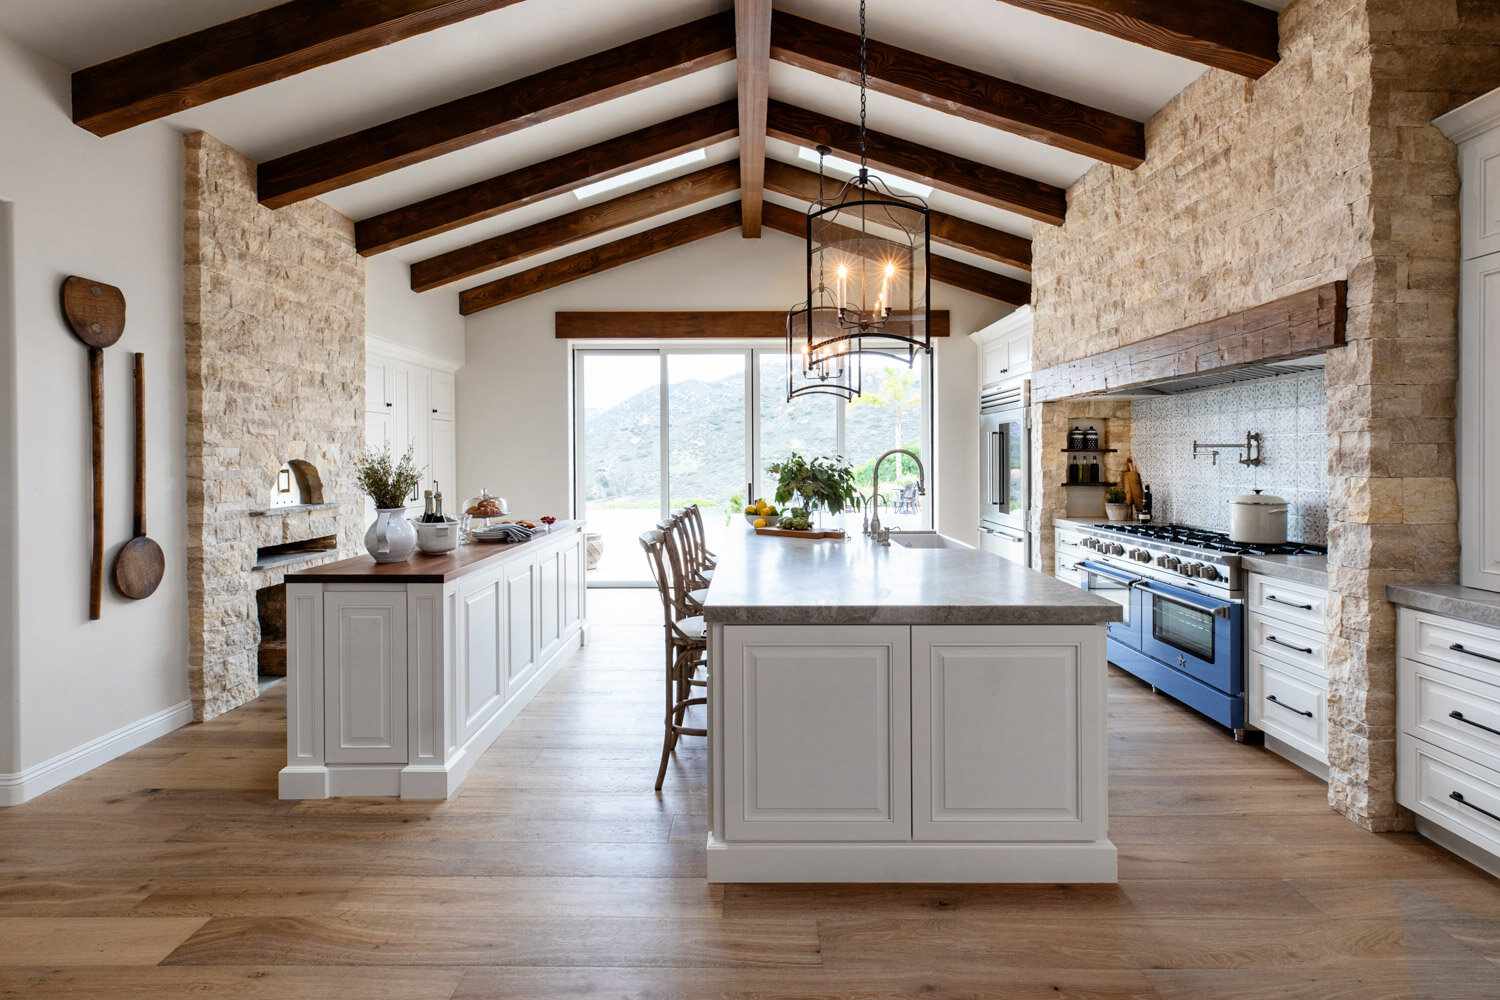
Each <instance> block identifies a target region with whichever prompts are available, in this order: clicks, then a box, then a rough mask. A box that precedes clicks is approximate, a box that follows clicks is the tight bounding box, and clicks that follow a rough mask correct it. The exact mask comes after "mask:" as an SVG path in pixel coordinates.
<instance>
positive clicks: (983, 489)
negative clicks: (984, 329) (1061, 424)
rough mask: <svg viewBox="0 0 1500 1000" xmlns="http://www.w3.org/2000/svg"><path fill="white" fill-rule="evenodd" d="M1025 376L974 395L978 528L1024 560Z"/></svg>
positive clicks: (1027, 499) (1027, 493) (1027, 502)
mask: <svg viewBox="0 0 1500 1000" xmlns="http://www.w3.org/2000/svg"><path fill="white" fill-rule="evenodd" d="M1030 402H1031V380H1030V379H1014V380H1012V381H1010V382H1002V383H999V384H997V385H993V386H989V387H987V388H985V389H984V390H983V391H981V393H980V397H979V532H980V540H981V546H982V547H989V546H985V541H986V539H987V538H988V539H990V540H991V541H992V542H993V547H994V548H995V550H996V551H1001V550H1003V551H1001V554H1005V552H1009V553H1016V554H1019V555H1020V556H1021V557H1022V558H1020V559H1015V558H1014V557H1013V556H1011V557H1010V558H1012V560H1013V561H1018V562H1021V564H1022V565H1026V564H1027V562H1028V561H1029V560H1028V558H1027V554H1028V553H1029V552H1030V550H1031V541H1030V528H1029V525H1028V521H1029V520H1030V513H1031V433H1030V426H1029V424H1028V422H1027V411H1028V409H1029V404H1030Z"/></svg>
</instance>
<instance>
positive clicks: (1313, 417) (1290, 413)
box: [1130, 372, 1328, 545]
mask: <svg viewBox="0 0 1500 1000" xmlns="http://www.w3.org/2000/svg"><path fill="white" fill-rule="evenodd" d="M1130 420H1131V432H1130V437H1131V446H1132V450H1133V452H1134V454H1135V464H1136V466H1137V467H1138V468H1139V469H1140V472H1141V478H1142V480H1143V481H1144V482H1146V483H1148V484H1150V486H1151V496H1152V499H1153V501H1154V504H1155V516H1156V520H1157V521H1160V522H1167V521H1174V522H1177V523H1179V524H1191V525H1194V526H1196V527H1201V528H1214V529H1217V530H1220V531H1227V530H1229V502H1230V500H1232V499H1233V498H1234V497H1236V496H1239V495H1240V494H1241V493H1248V492H1249V491H1250V490H1251V489H1253V488H1257V487H1258V488H1260V489H1263V490H1265V492H1267V493H1274V494H1275V495H1277V496H1280V497H1284V498H1285V499H1286V501H1287V503H1288V504H1289V505H1290V508H1289V510H1288V512H1287V537H1288V538H1290V539H1292V540H1293V541H1302V542H1310V543H1313V544H1317V545H1323V544H1326V543H1327V540H1328V433H1327V429H1326V425H1327V397H1326V395H1325V393H1324V390H1323V373H1322V372H1306V373H1303V374H1298V375H1285V376H1282V377H1280V378H1274V379H1263V380H1260V381H1256V382H1241V383H1238V384H1236V385H1228V386H1224V387H1223V388H1221V389H1207V390H1204V391H1203V392H1194V393H1189V394H1186V395H1182V396H1166V397H1162V398H1161V399H1139V400H1136V401H1135V402H1134V403H1133V404H1132V405H1131V418H1130ZM1246 431H1258V432H1259V433H1260V434H1261V436H1262V438H1263V439H1264V446H1265V464H1263V465H1260V466H1247V465H1241V464H1239V461H1238V460H1239V459H1240V458H1242V457H1243V455H1244V453H1243V452H1242V451H1239V450H1236V449H1224V450H1222V451H1220V452H1219V462H1218V464H1217V465H1215V464H1213V463H1212V461H1210V459H1209V456H1208V455H1206V454H1203V455H1200V456H1199V457H1198V458H1197V459H1196V460H1195V459H1194V458H1193V440H1194V439H1197V440H1199V441H1204V442H1214V443H1220V442H1225V441H1243V440H1244V439H1245V432H1246Z"/></svg>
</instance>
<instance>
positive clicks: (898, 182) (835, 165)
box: [797, 146, 932, 198]
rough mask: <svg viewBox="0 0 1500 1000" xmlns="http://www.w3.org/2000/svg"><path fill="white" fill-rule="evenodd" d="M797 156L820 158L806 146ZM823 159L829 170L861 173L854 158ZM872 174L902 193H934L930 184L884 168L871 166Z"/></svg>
mask: <svg viewBox="0 0 1500 1000" xmlns="http://www.w3.org/2000/svg"><path fill="white" fill-rule="evenodd" d="M797 156H798V157H799V158H801V159H804V160H807V161H809V162H811V163H817V162H818V159H819V157H818V153H817V150H813V149H808V148H807V147H806V146H798V147H797ZM822 160H823V165H824V166H825V167H827V168H828V169H829V170H832V171H836V172H838V173H841V174H845V175H847V176H849V177H853V176H854V175H855V174H857V173H859V164H858V163H855V162H854V161H853V160H845V159H841V158H839V157H837V156H825V157H823V158H822ZM870 176H871V177H879V178H880V179H881V180H882V181H884V182H885V183H886V184H887V185H889V186H890V189H891V190H892V191H899V192H901V193H902V194H914V195H916V196H917V197H918V198H926V197H928V196H930V195H931V194H932V188H931V187H930V186H929V185H926V184H918V183H917V182H916V181H909V180H907V179H906V178H905V177H895V176H893V175H891V174H888V173H886V172H885V171H884V170H876V169H875V168H874V167H871V168H870Z"/></svg>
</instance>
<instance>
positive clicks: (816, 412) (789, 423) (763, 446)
mask: <svg viewBox="0 0 1500 1000" xmlns="http://www.w3.org/2000/svg"><path fill="white" fill-rule="evenodd" d="M757 357H758V358H759V364H760V405H759V412H760V469H759V470H757V471H758V474H759V476H760V479H759V482H758V483H757V490H756V495H757V496H758V497H765V498H766V499H767V500H770V499H772V497H773V496H774V494H775V493H776V476H775V474H774V473H772V472H769V471H767V469H768V467H769V466H771V465H774V464H776V463H777V462H779V461H781V460H782V459H783V458H786V457H787V455H789V454H791V453H792V452H794V451H798V452H801V453H802V454H803V455H805V456H806V457H808V458H813V457H815V456H817V455H836V454H838V447H839V437H838V435H839V431H838V405H839V400H838V398H837V397H835V396H823V395H812V396H798V397H797V398H796V399H794V400H792V401H791V402H787V398H786V354H785V352H781V351H762V352H757Z"/></svg>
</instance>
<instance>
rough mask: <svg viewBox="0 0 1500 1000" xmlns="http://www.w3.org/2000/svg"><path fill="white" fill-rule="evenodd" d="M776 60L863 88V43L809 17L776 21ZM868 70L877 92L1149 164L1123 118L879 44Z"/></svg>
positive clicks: (1131, 124) (871, 49)
mask: <svg viewBox="0 0 1500 1000" xmlns="http://www.w3.org/2000/svg"><path fill="white" fill-rule="evenodd" d="M771 58H773V59H775V60H777V61H778V62H783V63H786V64H788V65H790V66H796V67H798V68H799V69H805V70H809V71H811V72H813V73H819V74H822V75H823V76H828V77H832V78H834V79H835V80H842V81H844V82H845V83H852V84H855V85H856V86H857V85H858V84H859V36H858V35H855V34H851V33H849V32H847V31H840V30H838V29H837V28H831V27H827V26H825V25H822V24H818V23H817V22H815V21H809V20H807V19H806V18H801V17H796V16H794V15H792V14H787V13H783V12H780V11H778V12H777V13H776V14H775V16H774V17H773V18H772V20H771ZM867 64H868V67H869V86H870V89H871V90H876V91H879V92H880V93H883V94H889V95H891V96H892V97H899V98H900V99H902V100H904V101H911V102H913V103H916V104H922V105H925V106H927V107H930V108H934V109H936V110H938V111H942V112H945V113H947V114H950V115H956V116H958V117H960V118H965V119H967V120H969V121H971V122H977V123H979V124H980V125H987V126H989V127H990V128H995V129H999V130H1001V131H1004V132H1010V133H1013V134H1015V135H1019V136H1022V137H1024V138H1026V139H1031V140H1033V141H1035V142H1041V143H1045V144H1047V145H1049V146H1056V147H1057V148H1059V149H1066V150H1068V151H1069V152H1073V153H1078V154H1081V155H1083V156H1088V157H1092V158H1093V159H1096V160H1102V161H1104V162H1105V163H1113V164H1115V165H1116V166H1120V167H1129V168H1131V169H1134V168H1135V167H1138V166H1140V165H1141V162H1142V161H1143V160H1144V159H1145V158H1146V129H1145V126H1144V125H1142V124H1141V123H1140V122H1138V121H1134V120H1132V119H1130V118H1126V117H1124V116H1123V115H1117V114H1113V113H1111V112H1108V111H1101V110H1099V109H1098V108H1091V107H1089V106H1088V105H1086V104H1079V103H1078V102H1076V101H1070V100H1067V99H1065V98H1062V97H1056V96H1054V95H1052V94H1048V93H1044V92H1043V91H1040V90H1033V89H1032V88H1030V87H1024V86H1022V85H1021V84H1018V83H1011V82H1009V81H1008V80H1001V79H999V78H998V77H993V76H987V75H986V74H984V73H979V72H976V71H974V70H970V69H965V68H964V67H962V66H955V65H953V64H952V63H948V62H943V61H942V60H941V59H934V58H932V57H930V56H924V55H922V54H920V53H917V52H911V51H909V50H907V49H902V48H898V47H896V46H894V45H887V44H885V43H884V42H878V41H875V40H874V39H870V41H869V45H868V59H867ZM743 131H744V129H743V127H742V128H741V132H743Z"/></svg>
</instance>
